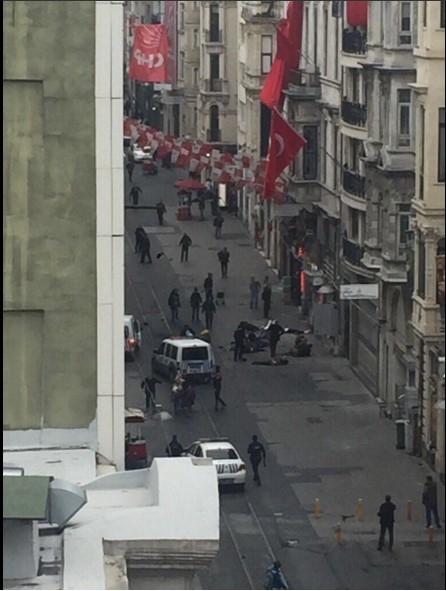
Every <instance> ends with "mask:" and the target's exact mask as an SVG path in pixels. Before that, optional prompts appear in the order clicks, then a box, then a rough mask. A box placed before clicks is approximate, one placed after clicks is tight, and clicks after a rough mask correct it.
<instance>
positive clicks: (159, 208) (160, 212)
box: [155, 201, 166, 226]
mask: <svg viewBox="0 0 446 591" xmlns="http://www.w3.org/2000/svg"><path fill="white" fill-rule="evenodd" d="M155 207H156V215H157V216H158V225H160V226H162V225H164V214H165V213H166V206H165V205H164V203H163V202H162V201H158V203H157V204H156V206H155Z"/></svg>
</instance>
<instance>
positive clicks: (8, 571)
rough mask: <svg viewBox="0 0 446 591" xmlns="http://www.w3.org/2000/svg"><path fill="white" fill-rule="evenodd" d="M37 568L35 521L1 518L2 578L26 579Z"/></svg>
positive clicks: (37, 533) (37, 535) (37, 537)
mask: <svg viewBox="0 0 446 591" xmlns="http://www.w3.org/2000/svg"><path fill="white" fill-rule="evenodd" d="M38 568H39V528H38V525H37V521H29V520H28V521H25V520H23V521H22V520H20V519H4V520H3V579H27V578H32V577H35V576H36V575H37V570H38Z"/></svg>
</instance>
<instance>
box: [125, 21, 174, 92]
mask: <svg viewBox="0 0 446 591" xmlns="http://www.w3.org/2000/svg"><path fill="white" fill-rule="evenodd" d="M166 62H167V35H166V28H165V26H164V25H138V26H136V27H135V28H134V41H133V51H132V58H131V60H130V67H129V78H132V79H133V80H138V81H139V82H165V81H166V76H167V64H166Z"/></svg>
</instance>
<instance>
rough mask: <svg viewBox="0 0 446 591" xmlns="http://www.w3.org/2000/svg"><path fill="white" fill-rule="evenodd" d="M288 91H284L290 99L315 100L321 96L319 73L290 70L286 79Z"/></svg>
mask: <svg viewBox="0 0 446 591" xmlns="http://www.w3.org/2000/svg"><path fill="white" fill-rule="evenodd" d="M288 82H289V84H288V89H287V90H286V91H285V92H286V94H287V96H289V98H290V99H292V98H293V97H294V98H297V99H299V98H301V99H307V100H309V99H313V100H314V99H317V98H320V96H321V80H320V72H318V71H317V72H306V71H305V70H291V71H290V74H289V79H288Z"/></svg>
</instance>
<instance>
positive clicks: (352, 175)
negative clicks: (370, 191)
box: [342, 169, 365, 199]
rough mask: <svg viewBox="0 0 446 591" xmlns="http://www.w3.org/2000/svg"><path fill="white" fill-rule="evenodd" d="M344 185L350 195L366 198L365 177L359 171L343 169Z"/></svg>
mask: <svg viewBox="0 0 446 591" xmlns="http://www.w3.org/2000/svg"><path fill="white" fill-rule="evenodd" d="M342 187H343V189H344V190H345V191H347V193H350V195H355V196H356V197H360V198H361V199H364V198H365V177H364V176H362V175H361V174H359V173H358V172H353V171H350V170H346V169H344V170H343V171H342Z"/></svg>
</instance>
